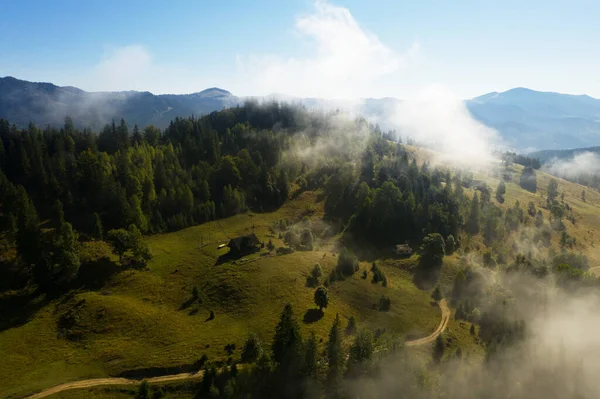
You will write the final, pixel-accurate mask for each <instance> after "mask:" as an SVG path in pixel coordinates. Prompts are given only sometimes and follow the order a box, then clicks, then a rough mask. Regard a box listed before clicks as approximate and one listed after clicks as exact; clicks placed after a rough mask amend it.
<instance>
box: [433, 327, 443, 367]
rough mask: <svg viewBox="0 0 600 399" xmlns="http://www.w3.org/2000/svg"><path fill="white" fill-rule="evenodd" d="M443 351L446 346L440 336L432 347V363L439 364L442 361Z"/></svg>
mask: <svg viewBox="0 0 600 399" xmlns="http://www.w3.org/2000/svg"><path fill="white" fill-rule="evenodd" d="M445 350H446V345H445V344H444V337H443V336H442V334H440V335H438V336H437V338H436V339H435V344H434V346H433V361H434V362H435V363H439V362H440V361H441V360H442V358H443V357H444V352H445Z"/></svg>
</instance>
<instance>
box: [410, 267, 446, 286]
mask: <svg viewBox="0 0 600 399" xmlns="http://www.w3.org/2000/svg"><path fill="white" fill-rule="evenodd" d="M441 271H442V268H441V267H437V266H434V267H430V268H427V267H423V266H419V267H417V268H415V274H414V275H413V283H414V284H415V285H416V286H417V287H418V288H419V289H421V290H430V289H432V288H433V287H435V285H436V284H437V282H438V280H439V278H440V273H441Z"/></svg>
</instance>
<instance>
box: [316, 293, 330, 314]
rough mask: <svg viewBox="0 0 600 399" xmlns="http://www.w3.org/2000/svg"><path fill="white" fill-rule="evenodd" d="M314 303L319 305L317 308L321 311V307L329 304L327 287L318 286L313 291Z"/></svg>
mask: <svg viewBox="0 0 600 399" xmlns="http://www.w3.org/2000/svg"><path fill="white" fill-rule="evenodd" d="M314 300H315V305H317V306H318V307H319V310H320V311H321V312H323V308H326V307H327V305H328V304H329V294H328V293H327V288H325V287H319V288H317V290H316V291H315V298H314Z"/></svg>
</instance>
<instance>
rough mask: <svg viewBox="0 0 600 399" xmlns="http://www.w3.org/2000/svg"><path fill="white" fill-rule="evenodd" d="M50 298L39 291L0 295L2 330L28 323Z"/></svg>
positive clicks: (0, 322)
mask: <svg viewBox="0 0 600 399" xmlns="http://www.w3.org/2000/svg"><path fill="white" fill-rule="evenodd" d="M49 301H50V299H49V298H48V296H47V295H43V294H40V293H39V292H28V293H18V294H14V295H3V296H1V297H0V331H4V330H8V329H9V328H14V327H19V326H22V325H23V324H25V323H27V322H28V321H29V320H30V319H31V317H33V316H34V315H35V314H36V313H37V312H38V311H39V310H40V309H41V308H43V307H44V306H45V305H46V304H47V303H48V302H49Z"/></svg>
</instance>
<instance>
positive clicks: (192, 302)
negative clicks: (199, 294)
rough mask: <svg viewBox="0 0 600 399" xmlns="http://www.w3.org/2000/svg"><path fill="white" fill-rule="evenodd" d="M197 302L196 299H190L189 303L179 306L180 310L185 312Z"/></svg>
mask: <svg viewBox="0 0 600 399" xmlns="http://www.w3.org/2000/svg"><path fill="white" fill-rule="evenodd" d="M196 301H197V299H196V298H194V297H191V298H190V299H188V300H187V301H185V302H184V303H182V304H181V305H180V306H179V310H185V309H187V308H189V307H190V306H192V305H193V304H194V303H195V302H196Z"/></svg>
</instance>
